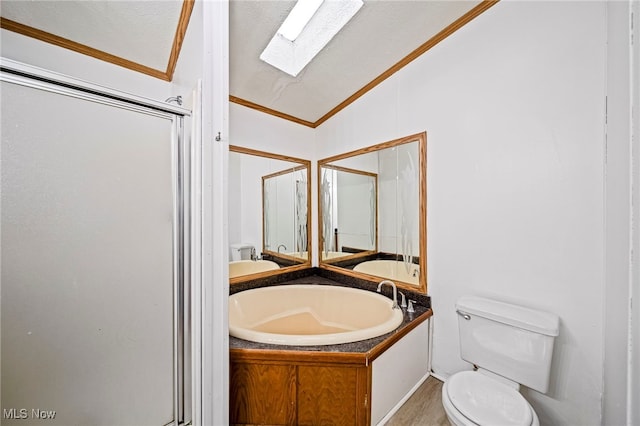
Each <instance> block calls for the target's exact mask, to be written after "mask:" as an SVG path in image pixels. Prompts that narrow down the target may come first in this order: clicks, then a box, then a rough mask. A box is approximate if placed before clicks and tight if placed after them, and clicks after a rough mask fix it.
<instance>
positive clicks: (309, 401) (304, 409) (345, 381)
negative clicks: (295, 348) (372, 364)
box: [298, 366, 368, 425]
mask: <svg viewBox="0 0 640 426" xmlns="http://www.w3.org/2000/svg"><path fill="white" fill-rule="evenodd" d="M367 383H368V379H367V368H366V367H353V366H350V367H342V366H299V367H298V424H299V425H365V424H367V417H368V409H367V405H368V402H367V400H368V396H367Z"/></svg>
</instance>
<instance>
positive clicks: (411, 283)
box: [318, 132, 427, 294]
mask: <svg viewBox="0 0 640 426" xmlns="http://www.w3.org/2000/svg"><path fill="white" fill-rule="evenodd" d="M426 152H427V136H426V133H424V132H423V133H418V134H415V135H411V136H407V137H404V138H400V139H395V140H392V141H388V142H384V143H380V144H377V145H373V146H369V147H366V148H362V149H359V150H356V151H351V152H347V153H344V154H340V155H336V156H333V157H329V158H325V159H323V160H320V161H318V230H319V232H318V235H319V244H318V252H319V259H320V267H321V268H325V269H332V270H336V271H339V272H341V273H343V274H347V275H352V276H355V277H359V278H364V279H367V280H370V281H374V282H379V281H380V280H382V279H389V280H392V281H393V282H395V283H396V284H397V285H398V287H403V288H406V289H409V290H413V291H417V292H421V293H425V294H426V292H427V264H426V255H427V248H426V242H427V178H426V176H427V164H426V162H427V154H426Z"/></svg>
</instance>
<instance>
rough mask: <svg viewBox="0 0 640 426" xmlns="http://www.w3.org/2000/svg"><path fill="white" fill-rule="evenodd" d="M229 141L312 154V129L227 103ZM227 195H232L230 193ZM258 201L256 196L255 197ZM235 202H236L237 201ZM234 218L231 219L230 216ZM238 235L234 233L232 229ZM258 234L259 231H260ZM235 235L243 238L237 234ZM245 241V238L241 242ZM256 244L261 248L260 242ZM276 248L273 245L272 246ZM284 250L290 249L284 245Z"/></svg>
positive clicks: (293, 153) (314, 210)
mask: <svg viewBox="0 0 640 426" xmlns="http://www.w3.org/2000/svg"><path fill="white" fill-rule="evenodd" d="M229 113H230V120H229V134H230V139H229V144H231V145H236V146H241V147H245V148H251V149H257V150H260V151H266V152H270V153H273V154H280V155H288V156H292V157H296V158H300V159H303V160H311V159H313V158H314V156H315V150H314V147H315V132H314V129H311V128H309V127H305V126H301V125H299V124H295V123H292V122H290V121H286V120H283V119H280V118H277V117H273V116H271V115H267V114H263V113H261V112H258V111H255V110H252V109H249V108H246V107H243V106H241V105H237V104H233V103H232V104H229ZM316 173H317V163H316V162H312V164H311V212H310V214H311V217H312V224H311V232H312V238H311V241H312V246H313V248H312V252H313V255H312V257H313V259H312V262H315V263H314V264H315V265H317V264H318V260H317V259H318V253H317V249H316V246H317V243H316V242H317V241H318V240H317V229H318V219H317V216H318V214H317V211H318V207H317V206H318V204H317V196H316V193H317V189H318V188H317V185H316V182H317V179H316ZM230 197H233V195H232V194H230ZM258 200H259V199H258ZM236 204H237V203H236ZM229 219H230V221H233V220H234V219H233V218H229ZM234 234H235V235H237V234H238V233H237V232H234ZM260 235H261V231H260ZM238 237H243V238H244V235H240V236H238ZM242 242H245V241H242ZM256 247H262V242H261V240H260V244H258V245H257V246H256ZM274 249H275V248H274ZM287 249H290V247H289V246H287Z"/></svg>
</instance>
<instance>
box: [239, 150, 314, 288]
mask: <svg viewBox="0 0 640 426" xmlns="http://www.w3.org/2000/svg"><path fill="white" fill-rule="evenodd" d="M310 172H311V162H310V161H309V160H303V159H300V158H294V157H290V156H286V155H280V154H274V153H270V152H265V151H257V150H254V149H249V148H244V147H239V146H233V145H231V146H229V243H230V244H229V246H230V247H229V282H230V283H231V284H235V283H238V282H244V281H248V280H251V279H256V278H263V277H267V276H271V275H277V274H281V273H284V272H289V271H292V270H296V269H303V268H308V267H309V266H311V253H312V252H311V247H310V244H309V241H310V239H311V215H310V214H309V212H310V211H311V197H310V194H311V181H310V176H311V174H310Z"/></svg>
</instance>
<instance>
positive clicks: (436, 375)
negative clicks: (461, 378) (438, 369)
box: [430, 371, 447, 383]
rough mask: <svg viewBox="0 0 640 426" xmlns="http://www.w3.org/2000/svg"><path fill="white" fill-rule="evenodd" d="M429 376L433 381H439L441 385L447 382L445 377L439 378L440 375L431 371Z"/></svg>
mask: <svg viewBox="0 0 640 426" xmlns="http://www.w3.org/2000/svg"><path fill="white" fill-rule="evenodd" d="M430 376H431V377H433V378H434V379H438V380H440V381H441V382H442V383H444V382H446V381H447V378H446V377H443V376H441V375H440V374H436V373H434V372H433V371H432V372H431V374H430Z"/></svg>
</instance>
